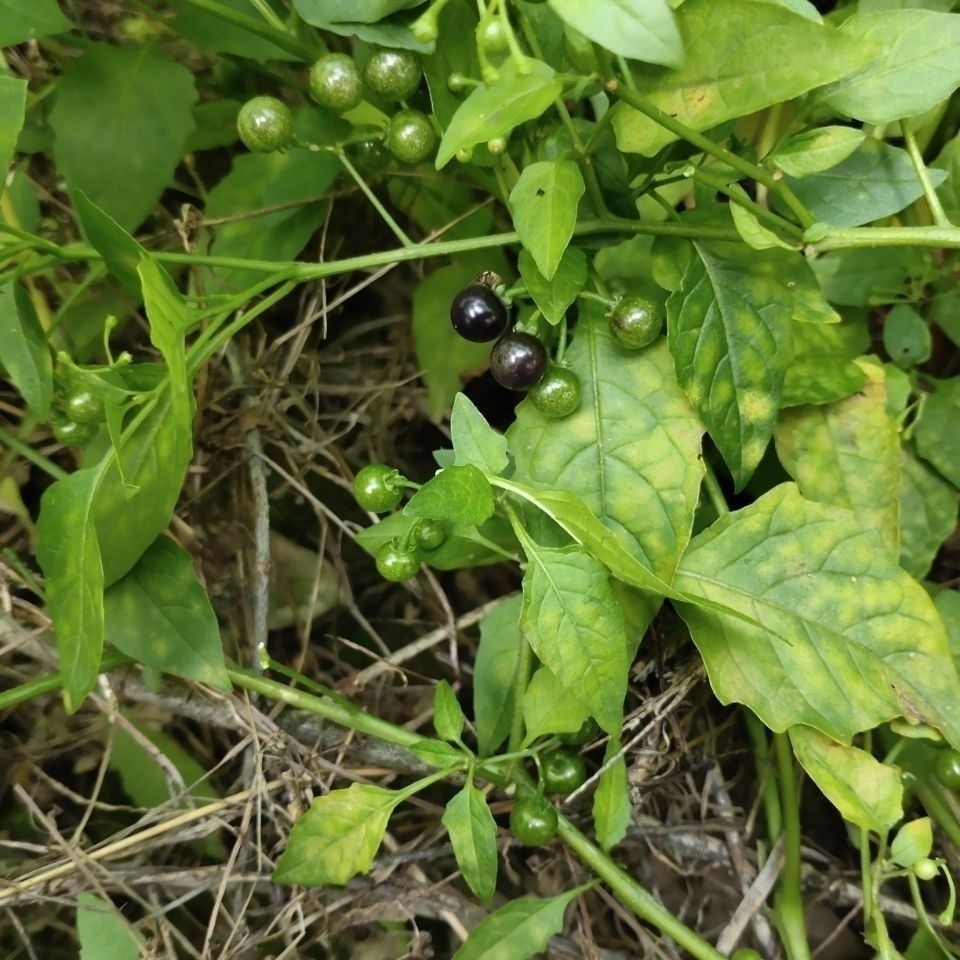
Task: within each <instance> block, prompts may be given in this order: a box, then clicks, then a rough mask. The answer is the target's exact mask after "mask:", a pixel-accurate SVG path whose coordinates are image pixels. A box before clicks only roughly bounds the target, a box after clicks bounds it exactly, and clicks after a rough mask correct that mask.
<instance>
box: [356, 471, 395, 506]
mask: <svg viewBox="0 0 960 960" xmlns="http://www.w3.org/2000/svg"><path fill="white" fill-rule="evenodd" d="M401 479H402V478H401V477H400V473H399V471H398V470H396V469H395V468H394V467H389V466H387V465H386V464H385V463H370V464H367V466H365V467H363V469H361V470H360V471H359V473H357V476H356V477H355V478H354V481H353V497H354V499H355V500H356V501H357V503H358V504H359V505H360V506H361V507H363V509H364V510H369V511H370V512H371V513H387V511H389V510H392V509H393V508H394V507H395V506H396V505H397V504H398V503H399V502H400V498H401V496H402V495H403V484H402V483H401V482H400V481H401Z"/></svg>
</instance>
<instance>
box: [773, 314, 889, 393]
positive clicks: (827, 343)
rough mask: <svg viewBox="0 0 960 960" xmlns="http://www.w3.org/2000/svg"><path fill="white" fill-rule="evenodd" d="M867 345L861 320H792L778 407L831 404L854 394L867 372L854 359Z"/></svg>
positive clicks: (867, 347) (865, 378) (865, 377)
mask: <svg viewBox="0 0 960 960" xmlns="http://www.w3.org/2000/svg"><path fill="white" fill-rule="evenodd" d="M869 346H870V337H869V334H868V333H867V330H866V327H865V326H864V324H862V323H832V324H825V323H795V324H794V325H793V358H792V359H791V361H790V363H789V364H788V365H787V371H786V374H785V376H784V379H783V396H782V397H781V399H780V406H781V408H784V407H796V406H799V405H800V404H804V403H831V402H832V401H834V400H842V399H843V398H844V397H849V396H850V395H851V394H852V393H856V392H857V391H858V390H859V389H860V388H861V387H862V386H863V385H864V384H865V383H866V382H867V373H866V371H865V370H864V369H863V368H862V367H860V366H858V365H857V364H856V363H854V358H855V357H857V356H859V355H860V354H861V353H864V352H865V351H866V350H867V349H869Z"/></svg>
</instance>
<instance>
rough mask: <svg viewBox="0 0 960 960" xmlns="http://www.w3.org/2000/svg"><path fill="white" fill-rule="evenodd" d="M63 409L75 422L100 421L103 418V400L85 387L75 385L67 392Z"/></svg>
mask: <svg viewBox="0 0 960 960" xmlns="http://www.w3.org/2000/svg"><path fill="white" fill-rule="evenodd" d="M63 410H64V413H66V415H67V416H68V417H69V418H70V419H71V420H73V421H74V422H75V423H100V421H101V420H103V401H102V400H101V399H100V398H99V397H98V396H97V395H96V394H95V393H93V391H91V390H87V389H86V388H85V387H77V388H75V389H73V390H71V391H70V392H69V393H68V394H67V399H66V400H65V401H64V404H63Z"/></svg>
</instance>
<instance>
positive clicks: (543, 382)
mask: <svg viewBox="0 0 960 960" xmlns="http://www.w3.org/2000/svg"><path fill="white" fill-rule="evenodd" d="M580 396H581V390H580V378H579V377H578V376H577V375H576V374H575V373H574V372H573V371H572V370H570V369H568V368H567V367H558V366H552V365H551V366H549V367H547V372H546V373H545V374H544V375H543V377H542V378H541V379H540V381H539V382H538V383H537V384H535V385H534V386H532V387H531V388H530V393H529V397H530V399H531V400H532V401H533V405H534V406H535V407H536V408H537V409H538V410H539V411H540V412H541V413H545V414H546V415H547V416H548V417H566V416H568V415H569V414H571V413H573V412H574V410H576V409H577V408H578V407H579V406H580Z"/></svg>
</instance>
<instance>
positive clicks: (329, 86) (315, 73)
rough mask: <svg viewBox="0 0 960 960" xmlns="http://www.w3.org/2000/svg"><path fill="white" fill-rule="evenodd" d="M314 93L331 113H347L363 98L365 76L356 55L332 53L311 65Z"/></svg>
mask: <svg viewBox="0 0 960 960" xmlns="http://www.w3.org/2000/svg"><path fill="white" fill-rule="evenodd" d="M310 93H312V94H313V99H314V100H316V101H317V103H319V104H320V106H321V107H326V108H327V109H328V110H329V111H330V112H331V113H346V112H347V111H348V110H352V109H353V108H354V107H356V106H359V105H360V102H361V101H362V100H363V79H362V77H361V76H360V71H359V70H358V69H357V65H356V64H355V63H354V62H353V60H352V58H350V57H348V56H347V55H346V54H345V53H328V54H327V55H326V56H325V57H321V58H320V59H319V60H318V61H317V62H316V63H315V64H314V65H313V66H312V67H311V68H310Z"/></svg>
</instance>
